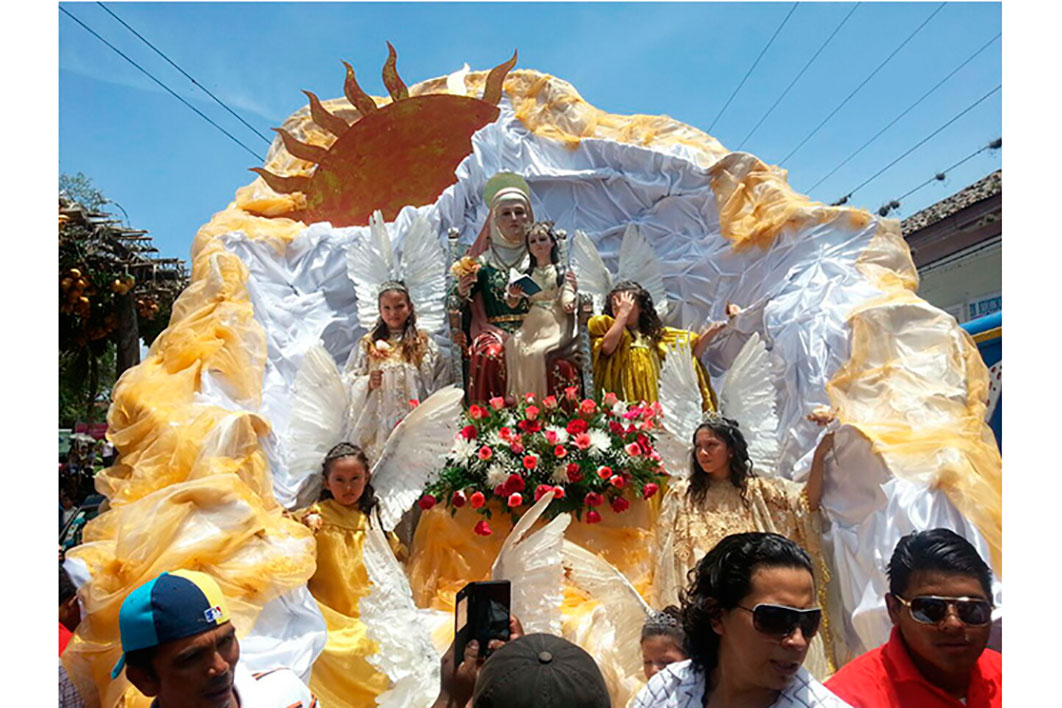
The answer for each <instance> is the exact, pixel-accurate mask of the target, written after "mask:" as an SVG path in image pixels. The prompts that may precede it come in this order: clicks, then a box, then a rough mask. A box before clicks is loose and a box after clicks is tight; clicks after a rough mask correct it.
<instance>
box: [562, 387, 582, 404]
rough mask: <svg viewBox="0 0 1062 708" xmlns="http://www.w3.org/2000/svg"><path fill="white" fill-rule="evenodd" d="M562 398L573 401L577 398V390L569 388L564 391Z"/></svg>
mask: <svg viewBox="0 0 1062 708" xmlns="http://www.w3.org/2000/svg"><path fill="white" fill-rule="evenodd" d="M564 397H565V398H567V399H568V400H569V401H574V400H575V399H577V398H578V397H579V389H578V388H576V387H575V386H569V387H568V388H566V389H564Z"/></svg>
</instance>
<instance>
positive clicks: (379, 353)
mask: <svg viewBox="0 0 1062 708" xmlns="http://www.w3.org/2000/svg"><path fill="white" fill-rule="evenodd" d="M377 302H378V304H379V309H380V317H379V319H378V320H377V322H376V326H375V327H373V329H372V331H371V332H369V333H368V334H366V335H365V336H363V337H362V338H361V340H360V341H359V342H358V344H357V345H356V346H355V347H354V349H353V350H352V351H351V353H350V358H349V359H348V360H347V366H346V374H347V375H348V376H352V377H355V383H356V379H357V378H358V377H367V382H368V391H369V394H368V397H367V398H366V401H365V407H364V408H362V410H361V412H360V414H359V415H358V417H357V419H356V421H355V424H354V433H353V434H354V436H355V439H356V440H358V441H359V442H361V444H362V445H363V446H364V447H365V448H366V451H367V452H368V453H369V455H370V456H375V455H378V454H379V452H380V450H381V449H382V447H383V443H384V441H385V440H386V439H387V436H388V435H389V434H390V433H391V431H392V430H393V429H394V427H395V426H396V425H398V422H399V421H400V420H402V418H404V417H405V416H406V415H407V414H408V413H409V412H410V411H411V410H413V407H414V406H415V405H416V404H417V402H419V401H423V400H424V399H425V398H427V397H428V396H429V395H431V394H432V393H434V392H435V391H437V390H438V389H439V388H440V387H441V386H442V385H443V384H444V383H445V382H446V379H447V376H448V374H449V370H448V368H447V366H446V362H445V361H444V360H443V358H442V357H441V356H440V355H439V347H438V346H436V344H435V341H434V340H432V338H431V337H430V336H428V333H427V332H424V331H423V330H420V329H417V315H416V312H415V311H414V308H413V301H412V300H411V299H410V297H409V290H408V289H407V288H406V286H405V284H403V283H401V282H399V281H397V280H390V281H386V282H384V283H383V284H382V285H381V286H380V292H379V296H378V298H377Z"/></svg>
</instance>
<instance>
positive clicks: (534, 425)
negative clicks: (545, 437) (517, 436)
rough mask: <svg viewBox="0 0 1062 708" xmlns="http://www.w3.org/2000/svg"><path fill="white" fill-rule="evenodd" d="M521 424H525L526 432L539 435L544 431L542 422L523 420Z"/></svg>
mask: <svg viewBox="0 0 1062 708" xmlns="http://www.w3.org/2000/svg"><path fill="white" fill-rule="evenodd" d="M520 422H521V423H525V425H524V432H527V433H537V432H538V431H540V430H542V421H540V420H522V421H520Z"/></svg>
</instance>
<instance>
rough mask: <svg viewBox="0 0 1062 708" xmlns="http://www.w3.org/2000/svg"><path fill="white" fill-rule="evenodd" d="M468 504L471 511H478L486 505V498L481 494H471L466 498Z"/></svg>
mask: <svg viewBox="0 0 1062 708" xmlns="http://www.w3.org/2000/svg"><path fill="white" fill-rule="evenodd" d="M468 503H469V504H471V505H472V508H473V509H478V508H480V507H481V506H483V505H484V504H486V503H487V498H486V497H485V496H483V492H472V496H470V497H469V498H468Z"/></svg>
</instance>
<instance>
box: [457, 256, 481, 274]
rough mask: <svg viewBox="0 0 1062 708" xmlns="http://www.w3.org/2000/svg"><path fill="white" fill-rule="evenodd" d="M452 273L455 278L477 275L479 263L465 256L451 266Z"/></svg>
mask: <svg viewBox="0 0 1062 708" xmlns="http://www.w3.org/2000/svg"><path fill="white" fill-rule="evenodd" d="M450 272H451V273H453V276H454V277H455V278H463V277H464V276H466V275H475V274H476V273H478V272H479V262H478V261H477V260H476V259H475V258H473V257H471V256H463V257H462V258H459V259H458V260H456V261H454V264H453V265H451V266H450Z"/></svg>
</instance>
